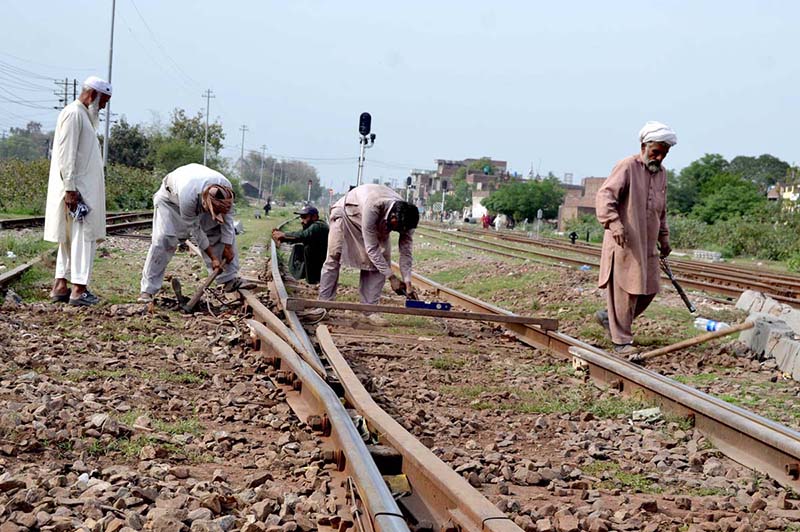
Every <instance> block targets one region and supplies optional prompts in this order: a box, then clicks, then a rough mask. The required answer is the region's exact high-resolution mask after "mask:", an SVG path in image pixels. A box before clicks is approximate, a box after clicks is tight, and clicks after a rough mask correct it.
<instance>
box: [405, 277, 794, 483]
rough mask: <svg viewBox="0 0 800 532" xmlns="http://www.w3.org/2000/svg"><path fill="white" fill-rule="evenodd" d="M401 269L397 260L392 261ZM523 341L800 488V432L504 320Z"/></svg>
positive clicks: (472, 303) (439, 292) (422, 282)
mask: <svg viewBox="0 0 800 532" xmlns="http://www.w3.org/2000/svg"><path fill="white" fill-rule="evenodd" d="M393 267H394V268H395V269H396V270H397V269H398V268H397V265H393ZM414 286H416V287H418V288H422V289H425V290H429V291H431V292H433V297H434V298H435V299H436V300H440V301H441V300H445V301H449V302H450V303H453V304H454V305H458V306H460V307H462V308H466V309H468V310H472V311H477V312H484V313H486V312H489V313H498V314H511V313H510V312H508V311H506V310H504V309H501V308H499V307H496V306H494V305H491V304H489V303H486V302H484V301H481V300H478V299H476V298H473V297H470V296H468V295H465V294H462V293H460V292H457V291H456V290H452V289H450V288H447V287H445V286H442V285H440V284H438V283H436V282H434V281H432V280H430V279H428V278H426V277H423V276H421V275H419V274H416V273H415V274H414ZM503 327H505V328H506V329H507V330H509V331H511V332H512V333H514V334H515V336H516V337H517V338H519V340H521V341H522V342H524V343H526V344H528V345H530V346H532V347H536V348H540V349H549V350H550V351H552V352H554V353H556V354H557V355H560V356H561V357H563V358H565V359H567V360H573V359H576V358H577V359H579V360H580V361H582V363H583V364H585V365H586V366H587V367H588V372H589V377H590V378H592V379H593V380H594V381H596V382H599V383H602V384H603V385H606V386H610V387H613V388H616V389H619V390H620V391H622V392H624V393H626V394H631V395H636V396H640V397H642V398H645V399H648V400H649V401H652V402H653V403H655V404H657V405H659V406H661V407H662V408H664V409H665V410H668V411H671V412H674V413H676V414H678V415H682V416H686V417H689V418H691V419H693V421H694V425H695V427H696V428H697V429H699V430H700V431H701V432H703V434H705V435H706V437H707V438H708V439H709V440H711V441H712V442H713V443H714V445H715V446H716V447H717V448H718V449H719V450H720V451H722V452H723V453H724V454H725V455H727V456H728V457H730V458H731V459H733V460H735V461H737V462H739V463H741V464H743V465H745V466H747V467H749V468H751V469H754V470H756V471H760V472H762V473H765V474H768V475H770V476H771V477H773V478H774V479H776V480H777V481H778V482H779V483H781V484H782V485H785V486H789V487H791V488H793V489H795V490H796V489H800V433H798V432H797V431H795V430H792V429H790V428H788V427H786V426H784V425H781V424H780V423H776V422H774V421H771V420H769V419H766V418H764V417H762V416H759V415H757V414H754V413H752V412H750V411H747V410H745V409H743V408H740V407H737V406H735V405H732V404H730V403H727V402H725V401H722V400H721V399H718V398H716V397H713V396H711V395H708V394H705V393H703V392H700V391H699V390H696V389H694V388H692V387H690V386H687V385H684V384H681V383H679V382H677V381H674V380H672V379H669V378H667V377H664V376H663V375H660V374H658V373H656V372H654V371H651V370H648V369H646V368H643V367H641V366H639V365H636V364H633V363H631V362H628V361H626V360H622V359H620V358H618V357H616V356H614V355H612V354H610V353H607V352H605V351H603V350H602V349H599V348H597V347H594V346H592V345H589V344H587V343H585V342H582V341H581V340H578V339H576V338H572V337H570V336H567V335H565V334H562V333H560V332H555V331H543V330H541V329H539V328H537V327H534V326H529V325H520V324H514V323H508V324H503Z"/></svg>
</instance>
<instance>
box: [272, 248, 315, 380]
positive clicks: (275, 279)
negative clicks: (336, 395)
mask: <svg viewBox="0 0 800 532" xmlns="http://www.w3.org/2000/svg"><path fill="white" fill-rule="evenodd" d="M269 251H270V268H271V270H272V283H273V284H274V285H275V291H276V292H277V293H278V294H277V295H278V299H279V300H280V305H281V310H283V315H284V316H285V317H286V321H288V322H289V328H290V329H291V330H292V331H294V334H295V335H296V336H297V338H298V339H299V340H300V343H301V344H302V346H303V350H304V351H305V353H306V354H307V355H308V357H309V360H310V361H313V362H309V363H310V364H311V366H312V367H313V368H314V370H315V371H316V372H317V373H319V374H320V375H322V376H324V375H325V367H324V366H323V365H322V361H321V360H320V359H319V355H318V354H317V351H316V349H314V345H313V344H312V343H311V340H309V338H308V335H307V334H306V330H305V329H304V328H303V324H302V323H301V322H300V318H298V317H297V314H296V313H295V312H294V311H293V310H288V309H287V308H286V300H287V299H289V293H288V292H287V291H286V285H284V283H283V278H282V277H281V269H280V261H279V260H278V246H277V245H276V244H275V241H274V240H270V250H269Z"/></svg>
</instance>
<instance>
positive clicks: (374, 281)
mask: <svg viewBox="0 0 800 532" xmlns="http://www.w3.org/2000/svg"><path fill="white" fill-rule="evenodd" d="M385 282H386V276H384V275H383V274H382V273H381V272H378V271H371V270H361V276H360V277H359V280H358V295H359V296H360V297H361V302H362V303H367V304H369V305H377V304H378V302H380V300H381V290H383V284H384V283H385Z"/></svg>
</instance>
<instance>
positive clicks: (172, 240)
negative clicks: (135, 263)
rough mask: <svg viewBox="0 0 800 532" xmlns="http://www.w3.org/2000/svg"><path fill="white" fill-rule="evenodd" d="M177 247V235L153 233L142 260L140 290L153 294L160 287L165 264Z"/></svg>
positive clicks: (165, 268) (165, 267) (165, 269)
mask: <svg viewBox="0 0 800 532" xmlns="http://www.w3.org/2000/svg"><path fill="white" fill-rule="evenodd" d="M177 249H178V237H177V236H167V235H158V236H157V235H153V240H152V242H150V249H149V250H148V251H147V259H146V260H145V261H144V268H143V269H142V282H141V291H142V292H145V293H147V294H155V293H157V292H158V291H159V290H160V289H161V283H162V282H163V281H164V273H165V272H166V271H167V264H169V261H170V260H172V256H173V255H175V251H176V250H177Z"/></svg>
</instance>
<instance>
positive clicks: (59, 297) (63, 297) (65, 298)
mask: <svg viewBox="0 0 800 532" xmlns="http://www.w3.org/2000/svg"><path fill="white" fill-rule="evenodd" d="M50 303H69V292H67V293H66V294H52V293H51V294H50Z"/></svg>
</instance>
